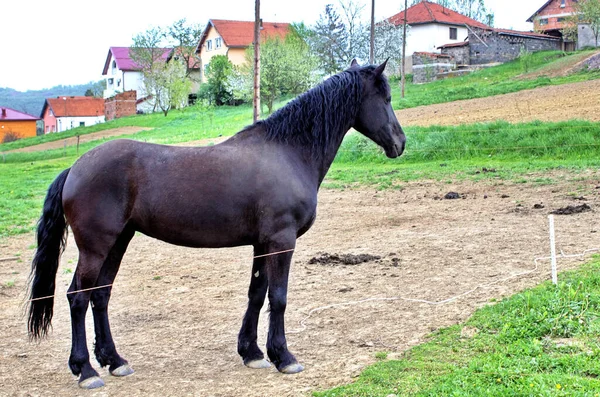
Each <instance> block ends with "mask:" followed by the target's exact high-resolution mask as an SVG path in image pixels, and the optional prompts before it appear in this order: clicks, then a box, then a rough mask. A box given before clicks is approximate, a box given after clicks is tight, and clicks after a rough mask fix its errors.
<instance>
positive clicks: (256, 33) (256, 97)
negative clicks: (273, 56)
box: [252, 0, 261, 123]
mask: <svg viewBox="0 0 600 397" xmlns="http://www.w3.org/2000/svg"><path fill="white" fill-rule="evenodd" d="M260 25H261V21H260V0H255V3H254V94H253V96H252V106H253V109H254V112H253V113H254V117H253V119H254V122H255V123H256V122H257V121H258V119H259V118H260V28H261V26H260Z"/></svg>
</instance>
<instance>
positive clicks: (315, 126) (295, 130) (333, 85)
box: [247, 66, 374, 157]
mask: <svg viewBox="0 0 600 397" xmlns="http://www.w3.org/2000/svg"><path fill="white" fill-rule="evenodd" d="M373 69H374V67H371V66H368V67H365V68H356V67H355V68H350V69H347V70H345V71H343V72H341V73H338V74H336V75H334V76H332V77H330V78H329V79H327V80H325V81H324V82H323V83H321V84H319V85H317V86H316V87H314V88H312V89H310V90H308V91H306V92H305V93H303V94H301V95H299V96H298V97H296V98H295V99H293V100H292V101H290V102H288V103H287V104H286V105H285V106H284V107H282V108H280V109H279V110H277V111H276V112H275V113H273V114H272V115H271V116H270V117H268V118H267V119H265V120H260V121H258V122H256V123H255V124H254V126H258V125H262V126H263V127H264V129H265V138H266V139H267V140H269V141H276V142H280V143H285V144H289V145H294V146H302V147H306V148H309V149H310V150H311V153H312V155H314V156H317V157H319V156H321V155H322V154H323V153H326V152H327V151H328V149H329V147H330V145H332V144H335V139H334V138H335V137H337V136H339V131H340V129H343V128H346V127H347V126H348V122H349V121H350V120H354V118H356V115H357V112H358V110H359V108H360V105H361V101H362V85H363V84H362V78H361V72H367V73H368V72H372V70H373ZM252 127H253V126H249V127H248V128H247V129H250V128H252ZM344 132H345V131H344Z"/></svg>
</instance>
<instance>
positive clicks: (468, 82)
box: [391, 51, 600, 109]
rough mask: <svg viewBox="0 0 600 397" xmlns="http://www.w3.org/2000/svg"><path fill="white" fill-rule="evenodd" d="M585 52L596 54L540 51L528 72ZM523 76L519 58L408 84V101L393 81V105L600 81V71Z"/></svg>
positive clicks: (406, 96) (417, 103) (400, 107)
mask: <svg viewBox="0 0 600 397" xmlns="http://www.w3.org/2000/svg"><path fill="white" fill-rule="evenodd" d="M582 53H589V54H592V53H593V51H578V52H575V53H565V52H562V51H541V52H536V53H533V54H531V66H530V71H529V73H532V72H535V71H536V70H540V69H542V70H545V69H546V68H548V66H549V65H553V64H554V63H556V62H559V63H562V64H565V63H568V62H570V61H574V60H576V59H578V58H580V57H581V56H582V55H581V54H582ZM522 74H523V69H522V66H521V62H520V61H519V59H516V60H514V61H511V62H507V63H504V64H502V65H499V66H495V67H492V68H487V69H482V70H479V71H477V72H474V73H471V74H468V75H465V76H461V77H455V78H451V79H445V80H439V81H434V82H431V83H428V84H407V85H406V87H405V98H401V95H400V87H399V83H398V81H393V82H391V86H392V98H393V105H394V108H395V109H406V108H412V107H416V106H423V105H432V104H436V103H445V102H452V101H457V100H461V99H472V98H483V97H488V96H492V95H500V94H507V93H510V92H517V91H521V90H527V89H532V88H537V87H543V86H548V85H558V84H565V83H575V82H579V81H586V80H592V79H598V78H600V70H595V71H582V72H579V73H574V74H571V75H568V76H561V77H547V76H544V75H540V76H538V77H534V78H527V76H526V75H525V76H521V75H522Z"/></svg>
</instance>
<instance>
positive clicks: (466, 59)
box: [441, 43, 471, 65]
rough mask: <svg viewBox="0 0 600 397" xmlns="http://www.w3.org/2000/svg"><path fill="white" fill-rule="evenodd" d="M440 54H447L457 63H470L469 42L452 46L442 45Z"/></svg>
mask: <svg viewBox="0 0 600 397" xmlns="http://www.w3.org/2000/svg"><path fill="white" fill-rule="evenodd" d="M441 52H442V54H445V55H449V56H450V57H452V59H454V62H456V64H457V65H470V64H471V55H470V53H469V44H468V43H467V44H465V45H461V46H453V47H444V48H442V49H441Z"/></svg>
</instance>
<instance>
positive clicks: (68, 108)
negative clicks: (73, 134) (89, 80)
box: [42, 96, 105, 134]
mask: <svg viewBox="0 0 600 397" xmlns="http://www.w3.org/2000/svg"><path fill="white" fill-rule="evenodd" d="M42 119H43V120H44V133H46V134H48V133H51V132H62V131H66V130H70V129H71V128H75V127H80V126H89V125H94V124H98V123H103V122H104V120H105V117H104V99H102V98H94V97H88V96H59V97H56V98H48V99H46V101H45V102H44V106H43V107H42Z"/></svg>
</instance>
